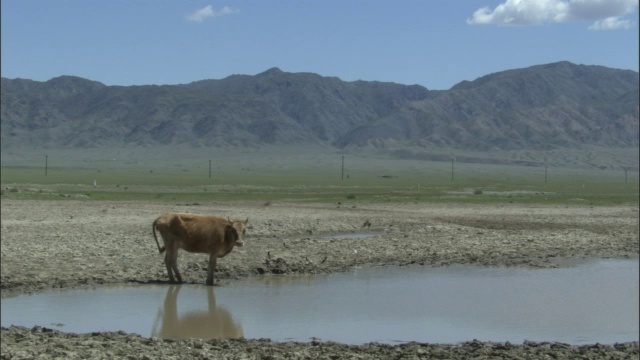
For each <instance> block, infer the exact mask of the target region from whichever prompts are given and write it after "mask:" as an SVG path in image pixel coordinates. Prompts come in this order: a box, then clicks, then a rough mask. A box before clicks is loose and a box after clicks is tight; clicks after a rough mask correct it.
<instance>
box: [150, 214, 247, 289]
mask: <svg viewBox="0 0 640 360" xmlns="http://www.w3.org/2000/svg"><path fill="white" fill-rule="evenodd" d="M248 221H249V219H248V218H247V219H246V220H245V221H231V220H230V219H228V218H227V219H225V218H221V217H218V216H205V215H195V214H177V213H166V214H163V215H160V216H159V217H158V218H157V219H155V220H154V221H153V237H154V239H155V240H156V244H157V245H158V250H159V251H160V253H162V252H163V251H165V249H166V253H165V255H164V263H165V265H166V266H167V273H168V274H169V281H171V282H175V279H174V278H173V273H174V272H175V275H176V277H177V278H178V283H182V276H181V275H180V272H179V271H178V249H184V250H186V251H188V252H192V253H206V254H209V266H208V268H207V285H213V271H214V270H215V268H216V261H217V259H218V258H219V257H224V256H225V255H227V254H228V253H230V252H231V250H233V247H234V246H236V245H237V246H243V245H244V241H243V239H242V237H243V235H244V233H245V225H246V224H247V222H248ZM156 230H158V231H159V232H160V236H161V237H162V241H163V242H164V246H162V247H160V243H159V242H158V237H157V235H156Z"/></svg>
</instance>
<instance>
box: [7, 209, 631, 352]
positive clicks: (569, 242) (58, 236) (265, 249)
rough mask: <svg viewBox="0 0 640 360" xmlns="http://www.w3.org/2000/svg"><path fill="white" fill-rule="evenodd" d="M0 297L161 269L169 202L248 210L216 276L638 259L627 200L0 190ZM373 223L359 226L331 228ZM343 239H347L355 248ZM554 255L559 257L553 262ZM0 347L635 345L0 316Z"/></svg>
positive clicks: (612, 348)
mask: <svg viewBox="0 0 640 360" xmlns="http://www.w3.org/2000/svg"><path fill="white" fill-rule="evenodd" d="M1 205H2V219H1V220H2V225H1V226H2V229H1V230H2V233H1V235H2V238H1V245H2V262H1V266H2V273H1V289H2V296H3V297H4V296H12V295H20V294H30V293H34V292H39V291H44V290H49V289H57V288H64V289H69V288H80V287H94V286H99V285H101V284H110V283H125V282H142V283H154V282H166V281H167V274H166V269H165V267H164V263H163V256H162V255H160V254H158V250H157V247H156V244H155V242H154V240H153V237H152V235H151V223H152V221H153V219H154V218H155V217H157V216H158V215H160V214H161V213H164V212H167V211H176V212H191V213H199V214H211V215H222V216H230V217H231V218H233V219H245V218H249V223H248V229H247V235H246V236H245V246H244V247H243V248H236V249H234V250H233V252H232V253H231V254H229V255H228V256H227V257H225V258H223V259H220V260H219V261H218V269H217V272H216V280H217V281H218V283H217V284H218V286H224V285H225V283H229V282H231V281H234V280H236V279H241V278H246V277H255V276H278V275H283V274H284V275H286V274H314V273H331V272H342V271H350V270H351V269H352V268H353V267H354V266H407V265H424V266H447V265H451V264H475V265H483V266H528V267H557V266H562V263H561V262H559V261H557V259H565V258H592V257H600V258H637V257H638V252H639V243H638V214H639V212H638V206H637V205H636V206H607V207H604V206H602V207H601V206H596V207H591V206H580V205H575V206H565V205H555V206H543V205H515V204H509V205H470V204H424V203H418V204H413V203H382V204H368V203H359V202H355V201H354V202H343V203H341V204H305V203H297V202H274V203H258V202H238V203H231V202H219V203H201V204H197V203H192V204H184V203H182V204H179V203H175V202H174V203H167V202H164V203H163V202H121V201H118V202H108V201H82V200H77V201H76V200H67V201H18V200H3V201H2V204H1ZM360 232H367V233H369V232H371V233H375V234H377V235H376V236H374V237H370V238H363V239H335V238H328V237H327V236H328V235H332V234H344V233H360ZM354 250H357V255H356V252H355V251H354ZM559 264H560V265H559ZM178 266H179V269H180V270H181V272H182V275H183V277H184V278H185V280H186V281H187V282H198V283H204V281H205V277H206V267H207V256H206V255H202V254H187V253H184V252H181V255H180V257H179V260H178ZM1 346H2V349H1V350H2V351H1V356H0V357H1V358H2V359H13V358H15V359H18V358H56V357H60V358H113V357H119V358H130V359H155V358H184V357H188V358H234V359H235V358H248V359H279V358H363V359H364V358H452V359H456V358H470V357H472V358H491V357H505V358H531V359H533V358H544V357H554V358H563V359H570V358H580V357H583V358H613V359H618V358H619V359H623V358H637V357H638V354H639V352H638V342H631V343H622V344H616V345H597V344H596V345H588V346H570V345H566V344H560V343H534V342H525V343H523V344H509V343H488V342H479V341H473V342H467V343H463V344H455V345H453V344H421V343H411V344H403V345H395V346H390V345H381V344H367V345H361V346H351V345H343V344H336V343H329V342H311V343H277V342H271V341H269V340H265V339H241V340H201V339H190V340H163V339H157V338H144V337H140V336H138V335H136V334H127V333H124V332H117V333H90V334H67V333H61V332H58V331H56V330H51V329H47V328H41V327H35V328H33V329H26V328H21V327H15V326H13V327H10V328H2V344H1Z"/></svg>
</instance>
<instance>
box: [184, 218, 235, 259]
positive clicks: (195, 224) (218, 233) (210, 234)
mask: <svg viewBox="0 0 640 360" xmlns="http://www.w3.org/2000/svg"><path fill="white" fill-rule="evenodd" d="M178 216H179V217H180V219H181V220H182V221H181V222H182V224H184V225H183V226H184V229H185V233H186V234H185V236H182V237H181V239H180V241H179V242H180V244H179V245H180V247H181V248H183V249H184V250H186V251H189V252H203V253H210V252H211V251H212V250H213V249H214V248H217V247H219V246H220V245H221V243H222V242H223V241H224V235H225V233H224V229H225V225H226V224H229V223H230V222H229V220H228V219H225V218H223V217H219V216H207V215H197V214H178Z"/></svg>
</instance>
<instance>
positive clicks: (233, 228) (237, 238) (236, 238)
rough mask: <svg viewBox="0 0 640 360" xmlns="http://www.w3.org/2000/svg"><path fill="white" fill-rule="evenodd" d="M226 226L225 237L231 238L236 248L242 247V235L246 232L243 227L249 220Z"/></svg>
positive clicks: (234, 222)
mask: <svg viewBox="0 0 640 360" xmlns="http://www.w3.org/2000/svg"><path fill="white" fill-rule="evenodd" d="M230 222H231V223H230V224H228V225H227V229H226V230H227V234H228V235H227V236H231V239H233V242H234V244H235V245H236V246H244V234H245V233H246V232H247V230H246V229H245V225H247V223H248V222H249V218H247V219H246V220H245V221H231V220H230Z"/></svg>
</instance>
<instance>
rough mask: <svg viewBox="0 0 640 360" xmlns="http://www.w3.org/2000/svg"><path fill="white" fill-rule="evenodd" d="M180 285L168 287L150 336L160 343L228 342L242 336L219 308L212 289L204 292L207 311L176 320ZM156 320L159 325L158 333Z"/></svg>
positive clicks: (231, 319) (239, 329)
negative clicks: (189, 341) (165, 341)
mask: <svg viewBox="0 0 640 360" xmlns="http://www.w3.org/2000/svg"><path fill="white" fill-rule="evenodd" d="M181 287H182V286H181V285H171V286H169V289H168V290H167V296H166V297H165V299H164V307H163V309H162V310H160V311H159V312H158V317H157V318H156V321H155V322H154V324H153V329H152V330H151V334H152V335H151V336H156V337H160V338H163V339H187V338H202V339H228V338H241V337H243V336H244V333H243V331H242V327H241V326H240V325H238V324H236V323H235V322H234V321H233V318H232V317H231V314H230V313H229V312H228V311H227V310H225V309H223V308H220V307H218V306H216V299H215V296H214V294H213V288H212V287H208V288H207V299H208V304H209V306H208V310H207V311H189V312H187V313H186V314H184V315H183V316H180V317H178V304H177V303H178V302H177V300H178V292H179V291H180V288H181ZM158 320H161V321H162V325H161V326H160V329H158V326H157V325H158Z"/></svg>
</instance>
